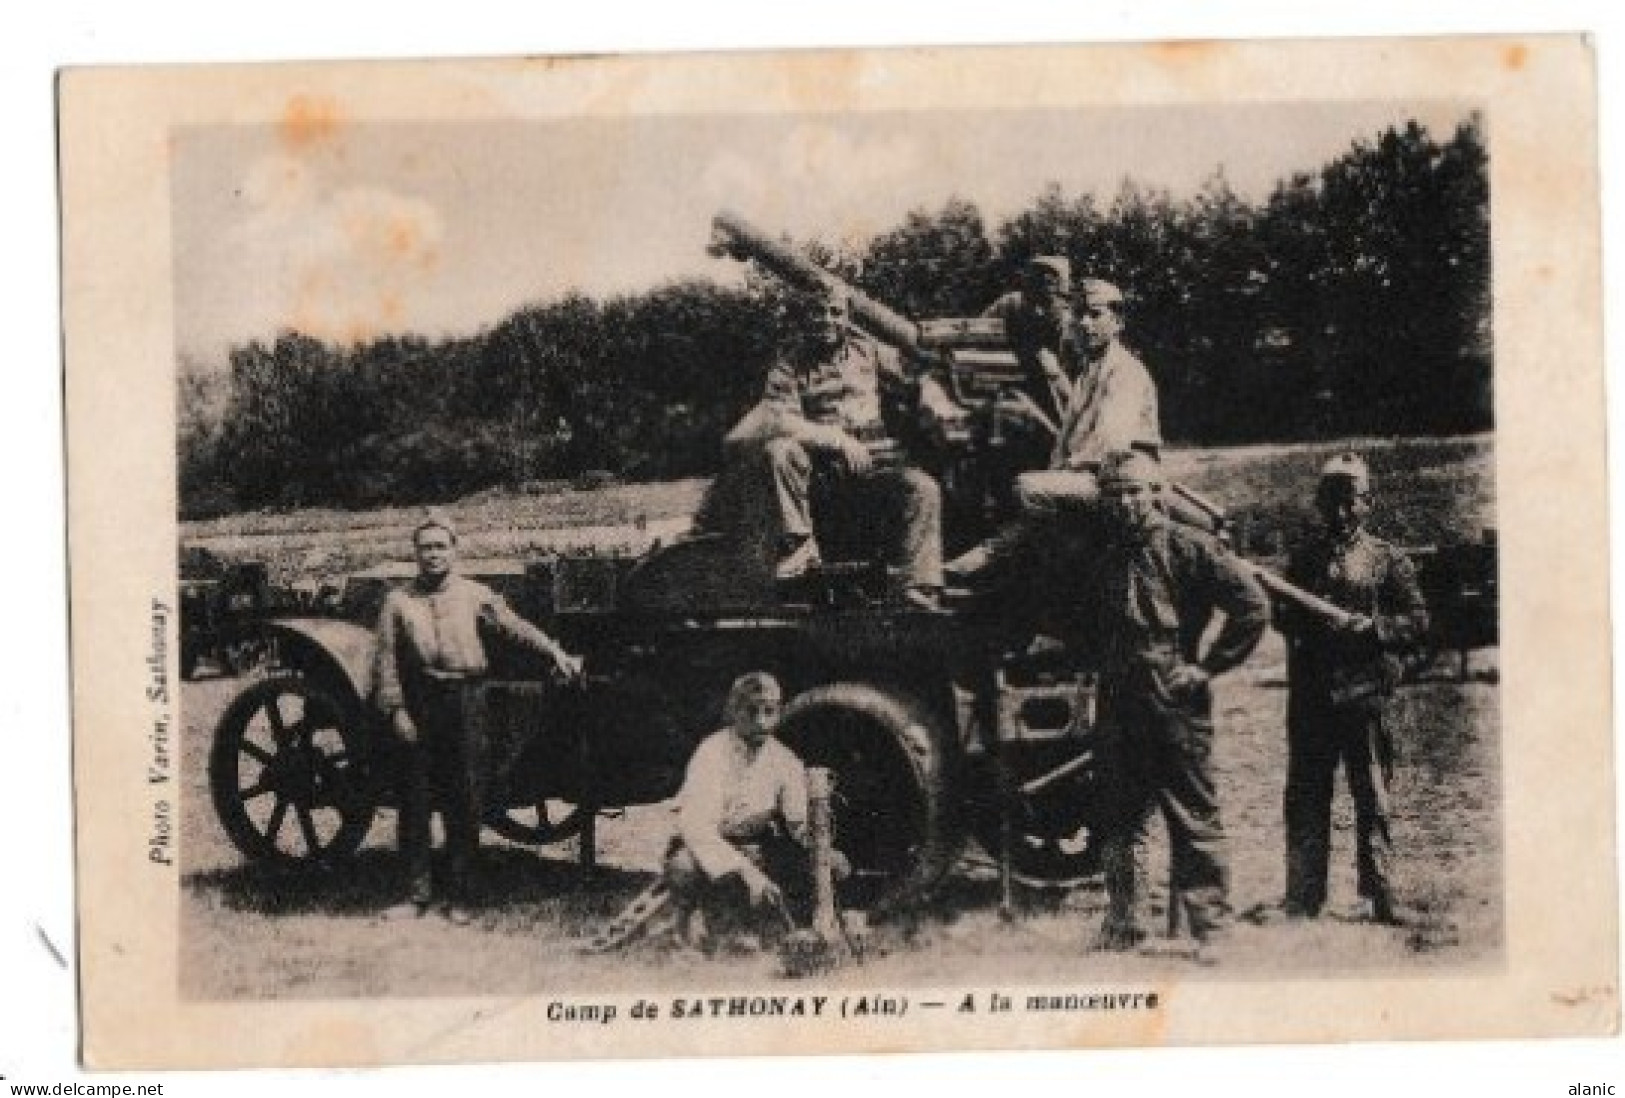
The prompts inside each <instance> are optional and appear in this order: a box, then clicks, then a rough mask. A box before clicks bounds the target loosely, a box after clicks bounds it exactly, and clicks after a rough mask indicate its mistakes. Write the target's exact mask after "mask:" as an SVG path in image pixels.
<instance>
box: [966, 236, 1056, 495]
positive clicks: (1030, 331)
mask: <svg viewBox="0 0 1625 1098" xmlns="http://www.w3.org/2000/svg"><path fill="white" fill-rule="evenodd" d="M1071 289H1072V265H1071V263H1070V262H1069V261H1068V260H1067V259H1066V258H1065V257H1064V256H1058V255H1039V256H1034V257H1033V258H1032V259H1029V260H1028V261H1027V265H1026V266H1025V267H1023V268H1022V272H1021V288H1020V289H1019V290H1011V291H1010V292H1009V293H1007V294H1004V295H1003V296H1001V297H1000V298H999V299H998V300H996V301H994V302H993V304H991V305H989V306H988V307H987V308H986V309H984V310H983V311H982V315H983V316H985V317H996V318H997V319H999V320H1002V321H1004V331H1005V336H1006V338H1008V339H1009V340H1010V349H1011V350H1013V351H1014V352H1015V354H1016V360H1017V361H1018V362H1020V363H1021V368H1022V370H1023V372H1024V373H1025V374H1026V376H1027V385H1026V393H1027V395H1028V396H1029V397H1031V398H1032V400H1033V402H1034V403H1035V404H1036V405H1037V406H1038V407H1039V408H1040V409H1041V410H1042V411H1043V412H1044V414H1045V415H1046V416H1048V417H1049V418H1050V421H1051V422H1052V423H1057V424H1058V423H1060V422H1061V416H1063V415H1064V414H1065V413H1066V396H1067V388H1068V386H1069V385H1070V384H1071V381H1070V379H1069V378H1068V377H1067V375H1066V370H1065V368H1064V366H1063V365H1062V359H1063V352H1062V348H1063V345H1064V344H1065V342H1066V340H1067V339H1068V338H1070V336H1071V327H1072V308H1071V306H1070V305H1069V304H1068V303H1067V295H1068V294H1069V293H1070V292H1071ZM1047 456H1048V453H1047V447H1046V449H1045V453H1044V454H1043V455H1042V456H1040V458H1039V460H1038V462H1036V463H1034V464H1035V466H1036V465H1038V464H1042V463H1043V460H1044V458H1045V457H1047Z"/></svg>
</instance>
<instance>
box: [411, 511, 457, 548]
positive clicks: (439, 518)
mask: <svg viewBox="0 0 1625 1098" xmlns="http://www.w3.org/2000/svg"><path fill="white" fill-rule="evenodd" d="M436 529H438V530H444V531H445V532H446V533H448V534H450V535H451V541H452V544H453V545H455V544H457V527H456V526H455V525H453V524H452V521H451V516H450V515H448V514H446V512H444V511H438V510H436V511H429V512H427V513H426V514H425V515H424V516H423V518H422V519H420V520H419V521H418V524H417V525H416V526H414V527H412V544H414V545H416V544H417V540H418V535H419V534H421V533H423V531H425V530H436Z"/></svg>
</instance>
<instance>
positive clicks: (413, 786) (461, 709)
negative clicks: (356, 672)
mask: <svg viewBox="0 0 1625 1098" xmlns="http://www.w3.org/2000/svg"><path fill="white" fill-rule="evenodd" d="M405 687H406V690H405V693H406V711H407V712H408V713H409V714H410V715H411V717H412V721H413V723H414V724H416V725H417V729H418V738H417V742H416V743H411V744H400V745H399V749H400V751H401V753H402V763H403V765H402V766H401V768H400V770H401V775H400V798H401V800H400V807H399V810H398V812H399V823H398V832H397V838H398V841H399V843H400V852H401V860H402V862H403V863H405V870H406V875H407V881H408V888H409V890H410V898H411V899H413V900H416V901H418V902H420V903H427V902H428V901H429V900H430V899H431V898H432V897H433V895H434V884H433V874H432V864H431V852H430V840H429V815H430V813H431V812H432V811H433V810H434V808H435V806H436V805H437V804H438V806H439V808H440V817H441V821H442V823H443V824H444V826H445V864H444V875H443V883H444V891H445V894H446V896H447V897H448V898H450V899H452V900H458V901H462V900H466V899H468V892H469V881H470V875H471V871H472V868H473V863H474V858H475V855H476V854H477V852H478V850H479V845H480V828H481V826H482V821H483V819H484V814H485V806H484V800H485V797H484V794H485V771H486V765H485V741H484V737H483V735H482V734H481V726H482V723H483V722H482V721H481V719H480V714H479V704H480V698H481V694H480V691H479V689H478V688H477V687H475V686H473V685H471V684H469V683H468V682H467V681H466V680H465V681H449V682H441V681H437V680H434V679H428V678H424V677H422V676H413V678H412V679H411V680H409V681H408V682H407V683H406V684H405Z"/></svg>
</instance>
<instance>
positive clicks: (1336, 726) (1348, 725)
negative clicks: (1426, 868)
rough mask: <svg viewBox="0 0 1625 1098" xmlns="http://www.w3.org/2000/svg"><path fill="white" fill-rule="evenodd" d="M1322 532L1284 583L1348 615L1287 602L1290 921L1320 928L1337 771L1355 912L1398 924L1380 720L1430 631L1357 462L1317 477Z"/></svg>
mask: <svg viewBox="0 0 1625 1098" xmlns="http://www.w3.org/2000/svg"><path fill="white" fill-rule="evenodd" d="M1315 505H1316V508H1317V509H1318V510H1319V512H1320V516H1321V524H1322V526H1321V530H1320V531H1319V532H1318V534H1317V535H1316V536H1315V537H1314V538H1313V539H1312V540H1310V541H1309V542H1307V543H1306V544H1304V545H1303V546H1301V547H1300V548H1299V549H1298V550H1297V551H1296V552H1295V553H1294V554H1293V555H1292V559H1291V563H1290V565H1289V566H1288V569H1287V578H1288V579H1289V580H1291V581H1292V582H1293V583H1296V584H1297V585H1298V586H1300V587H1303V588H1305V589H1307V590H1308V591H1311V592H1313V593H1314V594H1316V595H1319V596H1321V597H1322V598H1324V599H1326V600H1327V601H1329V602H1331V603H1333V604H1335V605H1337V606H1339V607H1341V608H1343V609H1344V610H1347V611H1349V616H1348V617H1347V618H1346V619H1344V620H1343V621H1342V622H1341V623H1339V624H1336V625H1333V624H1329V623H1327V622H1325V621H1324V620H1322V619H1320V618H1315V617H1312V616H1310V615H1308V614H1306V613H1304V612H1303V611H1301V610H1296V609H1294V608H1293V607H1290V606H1287V605H1285V604H1283V605H1282V606H1281V607H1280V609H1279V613H1278V615H1277V621H1278V624H1279V625H1280V627H1281V629H1282V631H1283V632H1285V633H1286V634H1287V635H1288V638H1289V642H1290V648H1289V650H1288V660H1287V674H1288V678H1289V680H1290V683H1291V693H1290V695H1289V698H1288V702H1287V748H1288V756H1287V782H1286V843H1287V852H1286V876H1287V883H1286V898H1285V901H1284V903H1283V904H1282V911H1283V913H1284V914H1285V915H1286V916H1288V917H1293V918H1313V917H1315V916H1317V915H1319V914H1320V910H1321V907H1322V905H1324V904H1325V902H1326V892H1327V888H1326V873H1327V861H1328V859H1329V857H1330V849H1331V806H1332V785H1333V779H1334V778H1335V777H1336V774H1337V766H1338V764H1339V763H1342V765H1343V766H1344V768H1345V770H1346V772H1347V774H1348V783H1349V792H1350V793H1351V794H1352V796H1353V798H1354V814H1355V830H1356V836H1357V839H1356V842H1357V869H1358V876H1359V895H1360V911H1359V914H1360V916H1361V917H1363V918H1367V919H1372V920H1375V921H1377V922H1382V923H1388V924H1392V925H1401V924H1403V922H1404V918H1403V916H1402V915H1401V913H1400V910H1399V908H1398V907H1397V906H1396V904H1395V901H1394V892H1393V881H1392V878H1391V875H1390V866H1389V860H1390V851H1391V848H1392V843H1393V840H1392V836H1391V835H1390V833H1389V828H1388V783H1389V780H1390V778H1391V777H1392V773H1393V755H1394V751H1393V737H1392V734H1391V732H1390V729H1389V728H1388V724H1387V721H1386V719H1385V710H1386V709H1387V706H1388V700H1389V698H1390V697H1391V696H1392V694H1393V691H1394V687H1395V686H1396V685H1397V684H1398V680H1399V674H1400V663H1399V658H1398V655H1397V653H1399V652H1402V651H1403V650H1404V649H1405V648H1407V647H1409V646H1411V645H1413V644H1414V643H1415V642H1416V641H1417V640H1419V639H1420V637H1421V636H1422V634H1423V633H1424V632H1426V630H1427V609H1426V607H1425V606H1424V604H1423V601H1422V592H1421V589H1420V588H1419V587H1418V585H1417V581H1416V569H1415V568H1414V567H1413V566H1412V564H1411V562H1410V561H1409V559H1407V558H1406V556H1405V554H1404V553H1402V552H1400V551H1399V550H1398V549H1396V548H1394V547H1393V546H1392V545H1389V544H1388V543H1387V542H1385V541H1383V540H1381V539H1380V538H1377V537H1374V536H1372V535H1371V534H1370V533H1368V532H1367V531H1366V529H1365V523H1366V519H1367V516H1368V515H1369V514H1370V512H1371V473H1370V470H1369V468H1368V467H1367V465H1366V463H1365V461H1364V460H1362V459H1361V458H1360V457H1359V456H1358V455H1356V454H1340V455H1338V456H1336V457H1334V458H1332V459H1331V460H1330V461H1328V462H1327V463H1326V465H1325V467H1324V468H1323V469H1322V471H1321V475H1320V484H1319V487H1318V488H1317V490H1316V493H1315Z"/></svg>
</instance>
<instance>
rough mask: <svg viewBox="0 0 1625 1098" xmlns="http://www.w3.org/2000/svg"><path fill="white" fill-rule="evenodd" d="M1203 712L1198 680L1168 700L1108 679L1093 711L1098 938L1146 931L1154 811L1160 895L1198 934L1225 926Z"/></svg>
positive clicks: (1207, 702) (1223, 878)
mask: <svg viewBox="0 0 1625 1098" xmlns="http://www.w3.org/2000/svg"><path fill="white" fill-rule="evenodd" d="M1211 712H1212V701H1211V697H1210V695H1209V693H1208V690H1207V688H1206V687H1203V688H1201V689H1200V690H1196V691H1192V692H1191V693H1190V694H1189V695H1188V696H1186V697H1182V698H1180V699H1177V700H1176V699H1173V698H1171V697H1169V696H1168V695H1167V693H1166V692H1165V691H1163V690H1162V689H1161V688H1160V687H1158V686H1155V685H1153V686H1151V687H1149V688H1141V689H1133V690H1124V689H1121V688H1117V689H1114V688H1113V687H1112V685H1111V684H1109V683H1108V684H1107V690H1106V693H1105V695H1104V696H1103V698H1102V712H1101V718H1102V719H1101V760H1102V764H1103V766H1102V779H1103V781H1102V787H1103V789H1104V790H1105V793H1104V795H1105V797H1106V798H1107V799H1106V804H1105V808H1106V815H1105V835H1104V839H1103V843H1102V860H1103V861H1104V863H1105V870H1106V895H1107V900H1108V907H1107V913H1106V924H1105V926H1104V928H1103V935H1104V936H1106V937H1115V938H1119V939H1126V940H1130V941H1132V940H1134V939H1138V938H1142V937H1144V936H1145V933H1146V906H1147V905H1146V900H1147V893H1148V891H1149V885H1150V881H1149V879H1148V876H1149V874H1148V870H1147V861H1148V857H1147V854H1148V850H1147V838H1148V831H1149V828H1150V825H1151V819H1152V816H1153V815H1154V814H1155V813H1156V812H1157V811H1158V810H1160V811H1161V813H1162V817H1163V821H1164V823H1165V824H1166V826H1167V829H1168V839H1169V846H1170V851H1169V853H1170V858H1171V861H1172V873H1171V878H1172V880H1171V885H1172V894H1171V896H1170V897H1169V902H1170V903H1177V904H1180V905H1182V907H1183V910H1184V913H1185V916H1186V919H1187V923H1186V925H1187V926H1189V927H1190V930H1191V933H1192V935H1193V936H1195V937H1196V938H1198V939H1206V938H1209V937H1211V936H1213V935H1215V934H1218V933H1222V932H1223V931H1224V930H1226V929H1227V928H1228V927H1229V924H1230V914H1231V912H1230V866H1229V859H1228V855H1227V851H1226V842H1225V834H1224V824H1223V821H1222V820H1221V819H1220V815H1219V802H1218V797H1217V794H1216V791H1215V788H1214V784H1213V766H1212V754H1213V721H1212V718H1211Z"/></svg>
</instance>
